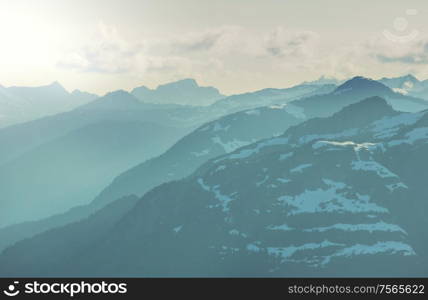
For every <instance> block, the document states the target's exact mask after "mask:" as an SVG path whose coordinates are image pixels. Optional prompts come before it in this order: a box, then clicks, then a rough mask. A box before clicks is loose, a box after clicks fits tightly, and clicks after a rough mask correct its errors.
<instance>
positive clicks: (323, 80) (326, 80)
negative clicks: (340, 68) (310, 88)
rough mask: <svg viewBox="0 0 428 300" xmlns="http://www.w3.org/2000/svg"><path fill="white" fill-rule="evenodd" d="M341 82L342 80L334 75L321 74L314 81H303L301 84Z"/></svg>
mask: <svg viewBox="0 0 428 300" xmlns="http://www.w3.org/2000/svg"><path fill="white" fill-rule="evenodd" d="M342 83H343V82H342V81H341V80H338V79H336V78H334V77H329V76H325V75H323V76H321V77H320V78H318V79H317V80H314V81H305V82H303V84H305V85H327V84H332V85H340V84H342Z"/></svg>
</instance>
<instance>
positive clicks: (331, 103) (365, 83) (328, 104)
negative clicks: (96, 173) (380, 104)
mask: <svg viewBox="0 0 428 300" xmlns="http://www.w3.org/2000/svg"><path fill="white" fill-rule="evenodd" d="M372 96H379V97H382V98H384V99H385V100H387V102H388V103H389V104H391V105H392V107H393V108H394V109H396V110H399V111H405V112H416V111H420V110H423V109H427V108H428V102H427V101H425V100H423V99H419V98H414V97H410V96H406V95H403V94H401V93H397V92H394V91H393V90H391V89H390V88H389V87H387V86H386V85H384V84H382V83H380V82H378V81H375V80H372V79H368V78H364V77H360V76H358V77H354V78H352V79H351V80H348V81H347V82H345V83H343V84H342V85H340V86H339V87H337V88H336V89H335V90H334V91H333V92H332V93H329V94H325V95H322V96H320V95H316V96H312V97H308V98H305V99H302V100H297V101H295V102H293V104H295V105H297V106H300V107H302V108H303V109H304V114H305V115H306V116H307V117H308V118H310V117H321V116H329V115H331V114H332V113H334V112H335V111H337V110H338V108H342V107H345V106H347V105H349V104H352V103H355V102H357V101H360V100H361V99H365V98H367V97H372Z"/></svg>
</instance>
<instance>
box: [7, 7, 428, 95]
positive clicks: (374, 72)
mask: <svg viewBox="0 0 428 300" xmlns="http://www.w3.org/2000/svg"><path fill="white" fill-rule="evenodd" d="M427 8H428V3H427V2H426V1H421V0H413V1H406V2H403V3H394V4H392V3H390V1H386V0H382V1H377V2H376V3H373V2H369V1H367V0H365V1H364V0H363V1H358V2H355V3H350V2H346V3H345V2H343V1H339V0H325V1H319V2H316V3H314V2H313V1H308V0H304V1H296V0H291V1H277V0H268V1H252V2H251V3H248V2H247V1H243V0H235V1H225V0H221V1H216V2H215V3H210V2H203V1H196V0H184V1H180V2H178V1H171V0H164V1H136V0H124V1H120V2H119V1H113V0H108V1H100V0H95V1H90V2H88V1H80V0H77V1H67V0H66V1H53V0H41V1H37V3H35V2H34V1H28V0H17V1H13V2H11V1H5V0H0V34H1V36H2V47H1V48H0V64H1V65H2V68H1V70H0V85H2V86H42V85H47V84H49V83H51V82H54V81H58V82H59V83H60V84H61V85H63V86H64V87H65V88H66V89H67V90H68V91H72V90H74V89H79V90H83V91H87V92H92V93H96V94H98V95H103V94H105V93H106V92H109V91H114V90H118V89H124V90H127V91H129V90H131V89H132V88H135V87H138V86H141V85H144V86H147V87H149V88H156V87H157V86H158V85H161V84H165V83H168V82H172V81H176V80H180V79H184V78H194V79H195V80H196V81H197V82H198V84H200V85H201V86H214V87H216V88H218V89H219V90H220V91H221V92H222V93H224V94H226V95H230V94H236V93H242V92H247V91H255V90H258V89H261V88H267V87H272V88H283V87H290V86H293V85H296V84H299V83H301V82H303V81H310V80H316V79H318V78H319V77H321V76H323V75H325V76H327V77H335V78H338V79H342V80H343V79H346V78H350V77H353V76H357V75H362V76H366V77H370V78H373V79H379V78H382V77H392V76H402V75H406V74H408V73H411V74H413V75H415V76H416V77H417V78H419V79H421V80H423V79H427V78H428V38H427V34H426V31H427V28H426V26H427V25H426V24H425V23H426V22H424V21H425V19H426V18H425V13H426V9H427ZM302 16H304V18H303V17H302Z"/></svg>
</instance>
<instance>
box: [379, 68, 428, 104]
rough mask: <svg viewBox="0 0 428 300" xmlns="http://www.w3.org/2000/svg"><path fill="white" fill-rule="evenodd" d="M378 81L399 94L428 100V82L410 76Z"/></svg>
mask: <svg viewBox="0 0 428 300" xmlns="http://www.w3.org/2000/svg"><path fill="white" fill-rule="evenodd" d="M378 81H379V82H381V83H383V84H385V85H386V86H388V87H389V88H391V89H392V90H394V91H395V92H397V93H401V94H403V95H408V96H413V97H417V98H422V99H424V100H428V80H425V81H420V80H419V79H417V78H416V77H415V76H413V75H411V74H409V75H406V76H402V77H395V78H386V77H384V78H382V79H379V80H378Z"/></svg>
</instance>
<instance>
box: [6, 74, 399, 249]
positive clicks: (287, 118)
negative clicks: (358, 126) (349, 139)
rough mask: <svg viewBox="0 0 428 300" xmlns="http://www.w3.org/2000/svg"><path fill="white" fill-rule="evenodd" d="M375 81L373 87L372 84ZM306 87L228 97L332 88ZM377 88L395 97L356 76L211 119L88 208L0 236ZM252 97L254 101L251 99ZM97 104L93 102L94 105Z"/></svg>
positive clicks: (189, 168)
mask: <svg viewBox="0 0 428 300" xmlns="http://www.w3.org/2000/svg"><path fill="white" fill-rule="evenodd" d="M372 83H373V85H374V87H371V88H370V85H371V84H372ZM354 85H355V87H354V88H353V89H350V86H354ZM367 86H369V88H367ZM306 88H307V87H303V86H300V87H295V88H291V89H284V90H273V89H266V90H262V91H259V92H255V93H250V94H243V95H237V96H231V97H230V99H229V100H227V101H230V102H235V103H238V105H237V107H245V103H246V101H247V102H248V103H249V105H250V106H252V105H255V104H256V103H258V102H261V103H275V102H280V103H282V102H286V101H284V97H285V98H287V96H286V95H290V94H291V95H294V96H295V95H296V93H299V92H301V95H303V94H306V93H311V92H314V93H315V92H317V91H318V92H320V91H325V89H329V90H331V89H332V87H330V86H322V87H318V88H317V89H314V90H312V86H310V87H309V90H308V89H306ZM344 91H345V92H344ZM379 91H380V92H381V93H383V94H385V95H395V94H394V93H393V92H392V91H390V89H388V88H387V87H385V86H383V85H381V84H379V83H377V82H375V81H372V80H367V79H364V78H355V79H354V80H351V81H348V82H347V83H345V84H344V85H342V86H340V87H339V88H337V90H336V92H337V93H329V94H327V95H318V96H313V97H307V98H303V99H301V100H297V101H294V102H292V103H293V104H292V105H291V104H288V105H286V106H284V105H270V106H267V107H264V108H256V109H250V110H247V111H243V112H239V113H236V114H232V115H230V116H225V117H223V118H220V119H219V120H218V121H213V122H212V123H210V124H206V125H203V126H201V127H200V128H199V129H196V130H195V131H193V132H192V133H191V134H189V135H188V136H186V137H185V138H183V139H181V140H180V141H179V142H178V143H177V144H175V145H174V146H173V147H172V148H171V149H169V150H168V151H167V152H166V153H164V154H163V155H161V156H159V157H156V158H153V159H151V160H149V161H147V162H143V163H141V164H140V165H138V166H136V167H134V168H132V169H130V170H129V171H127V172H124V173H123V174H121V175H120V176H118V177H117V178H116V179H115V180H114V181H113V182H112V184H110V185H108V186H107V187H106V188H105V189H104V190H103V191H102V193H101V194H100V195H98V196H97V198H96V199H95V201H94V202H93V203H91V204H90V205H88V206H87V207H80V208H78V209H76V210H72V211H70V212H69V213H66V214H64V215H58V216H54V217H52V218H47V219H44V220H40V221H39V222H31V223H24V224H17V225H15V226H13V227H12V228H9V227H7V228H4V229H3V230H0V238H1V239H3V240H4V241H18V240H20V239H22V238H26V237H30V236H32V235H33V234H34V233H39V232H42V231H44V230H46V229H47V228H52V227H54V226H61V225H64V224H67V223H69V222H70V221H72V220H80V219H82V218H84V217H86V216H87V215H88V214H89V213H90V212H93V211H96V210H97V209H99V208H101V207H102V206H103V205H105V204H107V203H109V202H111V201H113V200H115V199H117V198H120V197H122V196H126V195H129V194H136V195H138V196H142V195H143V194H144V193H145V192H147V191H148V190H150V189H151V188H153V187H155V186H156V185H159V184H162V183H164V182H167V181H171V180H178V179H181V178H183V177H185V176H187V175H189V174H191V173H192V172H193V171H194V170H195V169H196V168H197V167H199V166H200V165H201V164H202V163H204V162H206V161H207V160H209V159H211V158H213V157H215V156H218V155H221V154H224V153H227V152H230V151H233V150H235V149H236V148H238V147H241V146H243V145H245V144H249V143H251V142H254V141H255V140H258V139H262V138H267V137H270V136H272V135H278V134H280V133H281V132H283V131H285V130H286V129H287V128H288V127H289V126H290V125H295V124H297V123H300V122H302V121H303V120H305V119H306V118H307V116H306V115H305V114H304V111H305V105H301V104H300V103H304V104H305V103H306V101H320V103H325V104H326V105H325V107H324V108H325V111H326V112H325V111H324V110H321V109H318V110H316V111H314V112H313V114H314V115H315V114H320V115H321V116H322V115H330V114H332V113H334V112H335V111H338V110H340V109H341V108H342V107H343V106H344V105H345V104H344V103H342V102H343V100H344V99H345V100H348V99H350V100H351V101H349V103H353V102H357V101H358V99H363V97H364V96H367V97H369V96H373V95H376V94H378V93H379ZM122 93H126V92H122ZM293 93H294V94H293ZM342 93H345V94H346V97H342V96H339V95H341V94H342ZM354 94H355V95H354ZM128 96H129V99H128V100H129V102H130V105H131V106H133V105H135V104H139V103H138V101H136V100H135V98H133V97H132V96H130V95H129V94H128ZM359 97H362V98H359ZM251 99H255V100H254V101H251ZM222 101H223V100H221V101H219V102H217V103H216V104H214V105H212V106H218V104H220V103H221V102H222ZM239 102H241V103H239ZM95 104H96V103H95ZM95 104H92V105H93V106H96V105H95ZM299 105H301V106H299ZM212 106H210V107H208V108H211V107H212ZM309 108H310V107H309ZM212 110H214V109H212ZM219 110H220V109H219ZM203 114H204V113H203V112H201V115H203ZM306 114H307V109H306ZM365 114H366V113H362V115H365ZM340 122H344V121H340ZM202 129H204V130H202ZM76 211H77V212H78V213H77V212H76ZM11 233H13V234H11ZM9 244H10V243H6V242H4V244H3V247H5V246H7V245H9ZM1 249H2V247H1V245H0V250H1Z"/></svg>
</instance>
